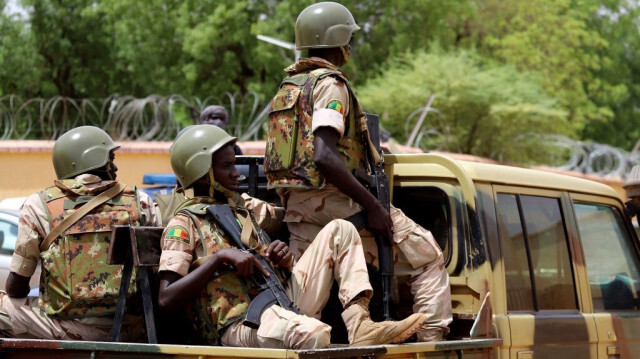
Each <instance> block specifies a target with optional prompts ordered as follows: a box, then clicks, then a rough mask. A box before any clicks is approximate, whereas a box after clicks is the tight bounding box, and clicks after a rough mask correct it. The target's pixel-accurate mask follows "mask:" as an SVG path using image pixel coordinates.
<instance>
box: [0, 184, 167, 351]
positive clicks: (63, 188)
mask: <svg viewBox="0 0 640 359" xmlns="http://www.w3.org/2000/svg"><path fill="white" fill-rule="evenodd" d="M55 184H56V185H55V186H52V187H49V188H47V189H45V190H44V191H42V192H39V193H36V194H33V195H31V196H29V197H28V198H27V199H26V201H25V204H24V206H23V208H22V210H21V212H20V224H19V229H18V239H17V241H16V249H15V252H14V254H13V257H12V261H11V268H10V269H11V271H12V272H14V273H16V274H18V275H21V276H25V277H31V276H32V275H33V273H34V271H35V268H36V265H37V263H38V260H39V259H40V261H41V264H42V274H41V277H40V294H39V297H38V301H37V303H36V302H35V300H33V299H32V298H30V299H26V298H20V299H16V298H9V297H8V296H6V295H5V294H4V293H0V301H1V302H2V303H1V305H2V307H1V310H0V327H2V330H3V331H5V334H8V335H10V336H17V337H36V338H43V339H78V340H108V339H109V333H110V331H111V326H112V322H113V318H112V315H113V313H114V312H115V307H116V303H117V298H118V292H119V289H120V279H121V277H122V267H121V266H118V265H108V264H106V260H107V251H108V246H109V240H110V235H111V229H112V227H113V226H114V225H124V224H127V225H151V226H158V225H160V218H159V212H158V211H157V206H156V205H155V203H153V201H152V200H151V198H150V197H149V196H148V195H146V194H144V193H142V192H137V191H136V190H135V188H131V187H126V188H125V190H124V192H123V193H121V194H120V195H118V196H116V197H114V198H112V199H111V200H109V201H107V202H106V203H105V204H102V205H100V206H98V207H97V208H96V209H94V210H92V211H91V212H89V214H87V215H85V216H84V217H83V218H82V219H81V220H79V221H78V222H76V223H75V224H73V225H72V226H71V227H69V229H67V230H66V231H65V234H64V235H63V236H61V237H59V238H57V239H56V240H54V241H53V242H52V244H51V246H50V247H49V248H48V249H46V250H44V251H42V252H41V251H40V248H39V245H40V243H41V242H42V241H43V240H44V238H45V237H46V236H47V234H48V233H49V232H50V231H51V229H52V228H54V227H55V226H57V225H58V224H59V223H60V222H61V221H62V220H63V219H64V218H66V217H67V216H69V215H70V214H71V213H73V211H72V210H71V209H73V208H78V206H80V205H82V204H83V203H86V202H87V201H89V200H90V199H91V198H93V197H94V196H96V195H98V194H100V193H102V192H104V191H106V190H107V189H109V188H111V187H112V186H114V185H116V184H117V182H116V181H102V180H101V179H100V178H99V177H97V176H94V175H90V174H83V175H79V176H77V177H76V178H75V179H66V180H56V181H55ZM133 280H134V279H132V281H133ZM135 288H136V286H135V282H134V283H133V285H132V286H131V290H130V293H129V295H131V294H133V293H134V292H135ZM7 323H11V324H10V325H9V328H8V327H7V325H8V324H7ZM127 323H131V324H134V326H137V327H138V328H140V329H141V326H140V325H139V323H140V321H139V320H137V319H125V326H124V328H123V329H124V332H123V337H124V338H127V335H128V334H131V335H130V336H129V338H131V339H137V338H138V337H139V335H140V332H139V330H138V332H137V333H136V331H135V330H130V329H132V328H128V327H127Z"/></svg>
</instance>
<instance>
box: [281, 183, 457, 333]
mask: <svg viewBox="0 0 640 359" xmlns="http://www.w3.org/2000/svg"><path fill="white" fill-rule="evenodd" d="M279 193H280V195H281V198H282V200H283V201H282V203H284V204H285V208H286V214H285V221H287V225H288V227H289V232H290V233H291V237H290V244H289V245H290V247H291V250H292V252H293V254H294V256H295V257H296V258H300V256H302V255H303V254H306V252H307V251H308V249H309V248H311V247H310V246H311V245H312V244H314V243H315V240H314V238H315V236H316V233H318V232H319V231H320V230H321V229H322V227H323V226H324V225H325V224H326V223H328V222H329V221H331V220H332V219H334V218H348V217H349V216H351V215H353V214H355V213H357V212H359V211H361V210H362V208H361V207H360V206H359V205H358V204H357V203H355V202H353V200H351V199H350V198H349V197H348V196H346V195H344V194H343V193H342V192H340V191H339V190H337V188H335V187H334V186H331V185H327V190H306V191H287V190H280V191H279ZM391 219H392V221H393V241H394V243H395V245H394V246H393V247H392V248H393V252H394V271H395V275H396V276H409V278H410V281H409V283H410V287H411V292H412V293H413V296H414V305H413V311H414V312H415V313H424V314H426V315H427V321H426V322H425V327H426V328H434V329H438V328H440V329H443V330H444V332H445V333H447V332H448V328H447V327H448V325H449V324H450V323H451V322H452V314H451V289H450V287H449V275H448V273H447V271H446V269H445V267H444V259H443V256H442V250H441V249H440V247H439V246H438V244H437V242H436V241H435V238H434V237H433V235H432V234H431V232H430V231H428V230H426V229H425V228H423V227H421V226H419V225H418V224H417V223H415V222H414V221H413V220H411V219H410V218H409V217H407V216H406V215H405V214H404V213H403V212H402V211H401V210H400V209H398V208H395V207H393V206H392V207H391ZM360 235H361V236H362V244H363V248H364V252H365V256H366V261H367V263H369V264H371V265H374V266H375V267H376V268H378V267H379V266H378V247H377V245H376V243H375V240H374V238H373V235H372V234H371V233H370V232H368V231H366V230H363V231H361V232H360Z"/></svg>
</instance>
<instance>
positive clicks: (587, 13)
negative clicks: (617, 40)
mask: <svg viewBox="0 0 640 359" xmlns="http://www.w3.org/2000/svg"><path fill="white" fill-rule="evenodd" d="M476 4H477V8H478V12H477V17H476V19H475V22H474V23H473V25H472V28H473V31H472V32H471V35H470V40H469V42H470V43H475V44H478V49H479V51H481V53H483V54H485V55H487V56H489V57H492V58H494V59H497V60H498V61H500V62H503V63H506V64H511V65H514V66H516V67H517V68H518V69H519V70H521V71H535V72H538V73H540V74H541V75H542V77H541V78H542V80H543V84H544V88H545V90H546V91H547V92H548V93H549V94H550V95H551V96H553V97H555V98H557V99H558V101H559V103H560V105H562V107H564V108H565V109H566V110H567V111H568V113H569V120H570V121H571V123H572V124H573V125H574V126H576V128H578V129H580V130H581V129H583V128H584V127H585V126H587V125H592V124H594V123H601V124H607V123H609V122H610V121H611V120H612V119H613V115H614V113H613V111H612V110H611V107H610V106H611V104H612V103H615V102H617V101H619V100H620V99H621V98H623V97H624V94H625V92H626V86H625V85H624V84H621V83H619V82H617V81H609V80H610V79H608V78H604V77H602V76H601V75H602V73H603V72H606V71H607V70H608V69H609V68H610V67H611V66H614V64H613V63H612V62H611V59H610V58H609V57H608V52H607V51H608V48H609V43H608V42H607V40H606V39H605V38H604V37H603V36H602V35H601V34H600V33H599V31H598V30H597V29H595V28H593V27H592V26H591V19H592V17H593V16H596V14H597V11H598V10H599V8H598V6H597V4H596V3H595V1H590V0H555V1H546V0H530V1H518V0H505V1H502V0H478V1H476Z"/></svg>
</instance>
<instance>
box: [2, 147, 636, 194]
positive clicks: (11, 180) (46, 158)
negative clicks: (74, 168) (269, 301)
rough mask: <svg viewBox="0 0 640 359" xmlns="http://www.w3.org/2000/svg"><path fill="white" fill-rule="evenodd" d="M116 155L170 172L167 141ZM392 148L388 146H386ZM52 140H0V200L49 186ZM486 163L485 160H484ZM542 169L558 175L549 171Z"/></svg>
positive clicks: (130, 167) (136, 165) (130, 173)
mask: <svg viewBox="0 0 640 359" xmlns="http://www.w3.org/2000/svg"><path fill="white" fill-rule="evenodd" d="M118 144H120V145H121V148H120V149H119V150H118V151H117V152H116V164H117V166H118V179H120V180H121V181H123V182H124V183H127V184H133V185H137V186H141V185H142V176H143V175H144V174H145V173H171V172H172V171H171V164H170V163H169V146H170V145H171V143H170V142H122V143H118ZM238 145H239V146H240V148H241V149H242V151H243V153H244V154H246V155H262V154H264V147H265V143H264V141H256V142H239V143H238ZM387 147H390V148H392V147H391V146H387ZM52 148H53V141H13V140H11V141H0V168H1V169H2V170H1V171H2V172H1V175H0V200H2V199H3V198H7V197H23V196H28V195H29V194H31V193H34V192H37V191H40V190H42V189H44V188H45V187H48V186H51V185H52V184H53V180H54V179H55V172H54V171H53V165H52V164H51V149H52ZM392 151H393V152H415V151H409V150H407V149H405V148H400V149H398V148H392ZM447 155H449V156H451V157H453V158H458V159H463V160H468V161H482V160H483V159H480V158H477V157H476V158H471V157H472V156H465V155H457V154H450V153H449V154H447ZM484 160H485V161H487V160H486V159H484ZM538 169H542V170H547V171H552V172H559V171H557V170H554V169H550V168H538ZM562 173H564V174H569V175H574V176H577V177H583V178H587V179H591V180H596V181H599V182H602V183H605V184H607V185H610V186H611V187H613V188H614V189H615V190H616V191H617V192H618V193H619V194H620V197H621V198H623V199H624V198H625V192H624V190H623V189H622V183H623V181H622V180H621V179H602V178H598V177H596V176H587V175H583V174H580V173H576V172H567V171H563V172H562Z"/></svg>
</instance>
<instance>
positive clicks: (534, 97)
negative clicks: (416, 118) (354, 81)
mask: <svg viewBox="0 0 640 359" xmlns="http://www.w3.org/2000/svg"><path fill="white" fill-rule="evenodd" d="M356 92H357V93H358V97H359V99H360V101H361V103H362V104H363V107H364V108H365V111H370V112H374V113H379V114H382V123H383V125H384V126H385V128H387V129H388V130H389V131H391V133H392V134H393V135H394V137H395V138H396V139H398V140H400V141H404V140H405V139H406V135H407V132H406V129H405V119H407V118H408V117H409V115H410V114H411V113H412V112H414V111H415V110H416V109H417V107H419V106H424V103H425V101H426V100H427V98H428V97H429V95H430V94H431V93H433V94H435V101H434V102H433V105H432V107H433V108H435V109H437V110H438V111H439V112H440V115H435V114H434V113H430V114H429V115H428V117H427V120H426V121H425V124H424V126H425V128H428V129H430V130H433V131H436V132H437V133H438V134H439V135H438V136H436V137H435V138H430V140H429V141H428V142H427V143H426V144H425V145H426V146H427V148H425V149H440V150H445V151H452V152H459V153H467V154H473V155H478V156H483V157H491V158H502V159H506V160H513V159H515V158H518V160H521V161H525V160H531V159H535V152H533V149H529V150H531V151H530V152H529V153H528V154H527V153H525V154H524V156H522V155H521V154H522V151H518V150H516V149H513V151H512V147H515V146H514V143H513V142H512V141H513V139H514V138H517V137H519V136H521V135H525V134H527V135H532V134H547V133H562V134H565V135H573V134H574V133H575V126H572V125H571V124H570V123H569V122H568V121H567V113H566V112H565V111H563V110H562V108H561V107H560V106H558V104H557V103H556V101H555V100H554V99H553V98H552V97H550V96H548V95H547V94H546V93H545V91H544V90H543V88H542V85H541V83H540V79H538V78H537V77H535V76H533V75H530V74H525V73H521V72H518V71H517V70H516V69H515V68H514V67H512V66H507V65H499V64H492V63H487V61H485V60H483V59H482V57H481V56H479V55H478V54H476V53H475V52H473V51H466V50H460V51H456V52H449V53H445V52H442V51H440V50H434V51H430V52H426V51H418V52H416V53H408V54H406V55H405V56H403V57H401V58H398V59H397V60H394V61H392V62H390V63H389V64H388V67H387V69H386V71H385V72H384V75H382V76H380V77H378V78H376V79H372V80H371V81H369V82H368V83H367V84H366V85H365V86H363V87H359V88H358V89H357V90H356ZM416 104H419V105H417V106H416ZM518 152H520V153H518Z"/></svg>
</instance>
